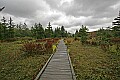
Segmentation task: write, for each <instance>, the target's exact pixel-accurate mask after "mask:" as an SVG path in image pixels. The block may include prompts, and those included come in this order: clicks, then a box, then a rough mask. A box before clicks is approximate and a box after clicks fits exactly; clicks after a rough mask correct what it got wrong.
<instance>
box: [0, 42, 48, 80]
mask: <svg viewBox="0 0 120 80" xmlns="http://www.w3.org/2000/svg"><path fill="white" fill-rule="evenodd" d="M21 46H22V44H17V43H1V44H0V80H32V79H33V77H34V76H35V75H36V73H37V72H38V70H40V69H41V68H42V67H43V65H44V64H45V62H46V61H47V59H48V58H49V56H50V54H47V55H34V56H25V55H24V54H23V52H21V51H20V48H21Z"/></svg>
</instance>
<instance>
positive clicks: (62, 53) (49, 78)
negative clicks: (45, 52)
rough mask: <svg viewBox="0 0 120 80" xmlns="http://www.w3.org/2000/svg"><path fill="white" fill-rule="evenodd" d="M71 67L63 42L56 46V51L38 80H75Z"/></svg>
mask: <svg viewBox="0 0 120 80" xmlns="http://www.w3.org/2000/svg"><path fill="white" fill-rule="evenodd" d="M74 77H75V74H74V71H73V68H72V65H71V61H70V57H69V55H68V53H67V47H66V45H65V44H64V42H63V40H61V41H60V43H59V44H58V49H57V51H56V53H55V54H54V55H53V57H52V59H51V60H50V62H49V63H48V65H47V66H46V68H45V69H44V70H43V72H42V74H41V75H40V78H39V79H38V80H76V79H74Z"/></svg>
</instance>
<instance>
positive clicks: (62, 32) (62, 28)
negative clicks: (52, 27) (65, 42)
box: [61, 26, 65, 37]
mask: <svg viewBox="0 0 120 80" xmlns="http://www.w3.org/2000/svg"><path fill="white" fill-rule="evenodd" d="M61 37H65V29H64V26H62V27H61Z"/></svg>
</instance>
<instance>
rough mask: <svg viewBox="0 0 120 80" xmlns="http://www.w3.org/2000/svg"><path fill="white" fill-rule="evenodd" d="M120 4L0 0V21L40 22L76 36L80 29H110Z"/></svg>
mask: <svg viewBox="0 0 120 80" xmlns="http://www.w3.org/2000/svg"><path fill="white" fill-rule="evenodd" d="M119 3H120V1H119V0H1V1H0V7H2V6H5V7H6V8H5V9H4V10H3V11H2V12H0V18H2V17H3V16H5V17H6V18H7V19H9V17H12V18H13V19H14V22H15V23H20V22H21V23H24V22H26V23H27V24H28V25H30V26H31V25H33V24H34V23H35V22H37V23H38V22H40V23H41V24H42V25H43V26H44V28H45V27H47V25H48V22H51V24H52V25H53V28H55V27H56V26H62V25H64V26H65V28H66V29H67V30H68V31H70V32H75V30H76V29H78V28H80V26H81V25H86V26H87V27H88V28H90V30H91V31H92V30H96V29H98V28H101V27H106V26H110V25H111V23H112V21H113V19H114V18H115V17H116V16H117V15H118V11H119V8H120V4H119Z"/></svg>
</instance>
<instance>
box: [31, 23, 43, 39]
mask: <svg viewBox="0 0 120 80" xmlns="http://www.w3.org/2000/svg"><path fill="white" fill-rule="evenodd" d="M31 31H32V34H33V36H34V37H35V38H37V39H42V38H44V37H45V34H44V28H43V27H42V25H41V24H40V23H39V24H37V23H35V25H34V26H33V27H32V28H31Z"/></svg>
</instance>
